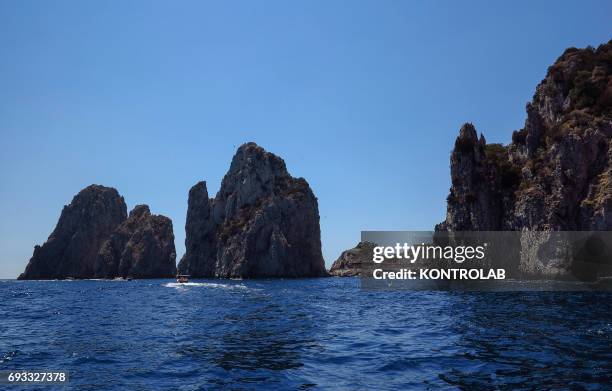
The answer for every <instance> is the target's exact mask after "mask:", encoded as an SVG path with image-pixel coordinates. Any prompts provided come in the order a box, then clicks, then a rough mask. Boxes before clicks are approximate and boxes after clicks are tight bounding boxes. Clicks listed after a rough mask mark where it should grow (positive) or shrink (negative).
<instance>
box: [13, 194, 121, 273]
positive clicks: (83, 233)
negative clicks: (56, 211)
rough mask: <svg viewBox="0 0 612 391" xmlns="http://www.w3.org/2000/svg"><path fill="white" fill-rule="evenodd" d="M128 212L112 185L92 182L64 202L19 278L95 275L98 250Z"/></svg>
mask: <svg viewBox="0 0 612 391" xmlns="http://www.w3.org/2000/svg"><path fill="white" fill-rule="evenodd" d="M126 215H127V206H126V205H125V201H124V199H123V197H121V196H120V195H119V193H118V192H117V190H115V189H114V188H111V187H105V186H100V185H91V186H88V187H86V188H85V189H83V190H81V191H80V192H79V193H78V194H77V195H76V196H74V198H73V199H72V201H71V202H70V204H69V205H66V206H64V208H63V210H62V213H61V215H60V218H59V220H58V222H57V225H56V227H55V229H54V230H53V232H52V233H51V235H50V236H49V238H48V239H47V241H46V242H45V244H43V245H42V246H36V247H35V248H34V254H33V256H32V258H31V259H30V261H29V262H28V265H27V266H26V269H25V271H24V272H23V273H22V274H21V275H20V276H19V279H62V278H67V277H73V278H92V277H93V275H94V264H95V259H96V256H97V253H98V250H99V248H100V246H101V245H102V243H103V242H104V241H105V240H106V239H107V238H108V237H109V235H110V234H111V233H112V232H113V230H114V229H115V228H116V227H117V226H118V225H119V224H121V223H122V222H123V221H124V220H125V219H126V217H127V216H126Z"/></svg>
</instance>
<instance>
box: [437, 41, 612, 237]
mask: <svg viewBox="0 0 612 391" xmlns="http://www.w3.org/2000/svg"><path fill="white" fill-rule="evenodd" d="M611 137H612V41H611V42H609V43H607V44H605V45H601V46H600V47H599V48H597V49H592V48H587V49H582V50H579V49H567V50H566V51H565V53H563V55H562V56H561V57H560V58H559V59H558V60H557V61H556V62H555V64H554V65H553V66H551V67H550V68H549V69H548V72H547V75H546V78H545V79H544V80H543V81H542V82H541V83H540V84H539V85H538V87H537V89H536V93H535V95H534V97H533V101H532V102H531V103H529V104H528V105H527V120H526V121H525V127H524V128H523V129H521V130H519V131H516V132H514V134H513V136H512V143H511V144H510V145H509V146H502V145H500V144H486V142H485V141H484V138H483V137H482V136H481V137H480V139H477V137H476V130H475V129H474V127H473V126H472V125H471V124H466V125H464V126H463V127H462V129H461V131H460V134H459V137H458V138H457V141H456V143H455V148H454V150H453V152H452V156H451V177H452V187H451V189H450V195H449V196H448V208H447V216H446V220H445V221H444V222H443V223H442V224H439V225H438V226H437V227H436V229H437V230H451V231H453V230H490V231H494V230H524V229H529V230H563V231H575V230H610V229H612V166H611V162H612V143H611V142H610V138H611Z"/></svg>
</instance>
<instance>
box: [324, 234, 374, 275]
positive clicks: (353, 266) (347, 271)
mask: <svg viewBox="0 0 612 391" xmlns="http://www.w3.org/2000/svg"><path fill="white" fill-rule="evenodd" d="M374 247H376V244H374V243H371V242H359V243H358V244H357V246H355V247H354V248H352V249H350V250H346V251H343V252H342V254H341V255H340V257H339V258H338V259H337V260H336V261H335V262H334V263H333V264H332V266H331V268H330V269H329V274H330V275H332V276H336V277H353V276H360V275H361V273H362V265H365V264H366V263H367V262H368V261H372V256H373V254H374Z"/></svg>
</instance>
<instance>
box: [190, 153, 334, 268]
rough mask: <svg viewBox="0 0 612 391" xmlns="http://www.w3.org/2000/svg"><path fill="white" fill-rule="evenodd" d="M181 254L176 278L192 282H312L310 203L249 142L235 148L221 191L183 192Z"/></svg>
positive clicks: (274, 159)
mask: <svg viewBox="0 0 612 391" xmlns="http://www.w3.org/2000/svg"><path fill="white" fill-rule="evenodd" d="M185 229H186V234H187V236H186V240H185V245H186V253H185V255H184V257H183V259H182V260H181V262H180V263H179V271H180V272H181V273H187V274H191V275H192V276H197V277H231V278H263V277H319V276H324V275H326V271H325V266H324V263H323V257H322V255H321V234H320V228H319V211H318V203H317V199H316V197H315V196H314V194H313V193H312V190H311V189H310V186H308V183H307V182H306V181H305V180H304V179H302V178H293V177H292V176H290V175H289V173H288V172H287V168H286V167H285V162H284V161H283V160H282V159H281V158H279V157H278V156H276V155H274V154H272V153H269V152H266V151H265V150H264V149H263V148H261V147H259V146H257V145H256V144H255V143H247V144H244V145H242V146H241V147H240V148H239V149H238V151H237V152H236V155H235V156H234V158H233V159H232V163H231V166H230V169H229V171H228V173H227V174H226V175H225V177H224V178H223V181H222V183H221V189H220V190H219V192H218V193H217V195H216V197H215V198H214V199H209V198H208V191H207V189H206V183H205V182H200V183H198V184H196V185H195V186H194V187H193V188H192V189H191V190H190V192H189V205H188V211H187V223H186V226H185Z"/></svg>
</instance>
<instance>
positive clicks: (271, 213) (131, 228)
mask: <svg viewBox="0 0 612 391" xmlns="http://www.w3.org/2000/svg"><path fill="white" fill-rule="evenodd" d="M526 112H527V117H526V120H525V125H524V127H523V128H522V129H519V130H517V131H515V132H514V133H513V134H512V142H511V143H510V144H509V145H502V144H496V143H487V141H486V139H485V137H484V135H483V134H482V133H481V134H480V135H479V134H478V132H477V130H476V128H475V126H474V125H473V124H471V123H465V124H464V125H463V126H462V127H461V129H460V130H459V135H458V137H457V138H456V141H455V145H454V148H453V151H452V153H451V157H450V172H451V182H452V185H451V188H450V191H449V195H448V197H447V212H446V218H445V220H444V221H443V222H441V223H440V224H438V225H436V227H435V230H436V231H438V232H456V231H527V232H531V231H544V232H547V231H551V232H554V231H611V230H612V142H611V139H612V41H610V42H608V43H606V44H603V45H600V46H599V47H598V48H592V47H588V48H585V49H576V48H570V49H567V50H565V52H564V53H563V54H562V55H561V56H560V57H559V58H558V59H557V61H556V62H555V63H554V64H553V65H552V66H550V67H549V68H548V71H547V73H546V76H545V78H544V79H543V80H542V81H541V82H540V84H539V85H538V86H537V87H536V91H535V94H534V96H533V99H532V101H531V102H530V103H528V104H527V107H526ZM185 231H186V239H185V246H186V252H185V254H184V255H183V257H182V259H181V260H180V262H179V264H178V268H177V266H176V263H175V261H176V250H175V246H174V233H173V227H172V221H171V220H170V219H169V218H168V217H165V216H161V215H152V214H151V212H150V210H149V207H148V206H146V205H138V206H136V207H135V208H134V209H133V210H132V211H131V212H130V214H129V216H128V215H127V206H126V203H125V201H124V199H123V197H121V196H120V194H119V193H118V192H117V190H116V189H114V188H110V187H105V186H100V185H91V186H88V187H87V188H85V189H83V190H81V191H80V192H79V193H78V194H77V195H76V196H75V197H74V198H73V199H72V201H71V202H70V204H69V205H66V206H64V208H63V210H62V213H61V216H60V218H59V221H58V223H57V225H56V227H55V229H54V230H53V232H52V233H51V235H50V236H49V237H48V239H47V241H46V242H45V243H44V244H43V245H42V246H35V248H34V253H33V255H32V257H31V259H30V260H29V262H28V264H27V266H26V269H25V271H24V272H23V273H22V274H21V275H20V276H19V279H22V280H28V279H65V278H74V279H88V278H108V279H111V278H170V277H173V276H174V275H176V273H177V270H178V272H179V273H182V274H189V275H191V276H192V277H195V278H305V277H325V276H328V275H332V276H358V275H359V274H360V265H361V264H362V263H363V262H364V261H365V260H366V259H368V257H371V254H372V249H373V247H374V244H373V243H368V242H362V243H359V244H358V245H357V246H356V247H354V248H353V249H350V250H347V251H344V252H343V253H342V254H341V255H340V257H339V258H338V259H337V260H336V261H335V262H334V263H333V265H332V266H331V268H330V270H329V272H328V271H326V269H325V265H324V261H323V257H322V253H321V232H320V226H319V209H318V200H317V198H316V197H315V195H314V193H313V191H312V189H311V188H310V186H309V184H308V182H307V181H306V180H305V179H304V178H294V177H293V176H291V175H290V174H289V172H288V170H287V167H286V165H285V162H284V160H283V159H282V158H280V157H278V156H276V155H274V154H273V153H270V152H267V151H266V150H264V149H263V148H262V147H260V146H258V145H257V144H255V143H252V142H251V143H246V144H243V145H242V146H240V147H239V148H238V150H237V151H236V153H235V155H234V157H233V159H232V161H231V165H230V168H229V170H228V172H227V174H226V175H225V177H224V178H223V180H222V183H221V187H220V190H219V191H218V192H217V194H216V195H215V196H214V197H212V198H211V197H209V194H208V189H207V186H206V182H205V181H201V182H198V183H197V184H195V185H194V186H193V187H192V188H191V189H190V191H189V195H188V209H187V220H186V224H185ZM538 240H539V239H538ZM524 245H525V248H527V247H529V251H526V252H525V253H524V254H523V253H521V254H519V257H518V259H517V267H518V269H519V270H520V271H522V272H525V273H528V274H531V275H534V276H545V277H550V276H552V277H555V276H559V275H563V274H564V273H569V272H570V270H571V265H569V264H568V265H564V264H559V263H558V262H557V263H555V264H554V268H553V267H550V266H547V264H546V262H542V260H540V259H538V256H536V255H537V253H538V248H540V247H544V246H546V245H547V242H546V241H545V240H544V241H542V240H540V241H537V240H536V241H533V240H532V241H528V242H526V243H525V244H524ZM534 254H536V255H534Z"/></svg>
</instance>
